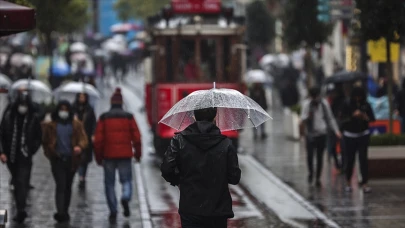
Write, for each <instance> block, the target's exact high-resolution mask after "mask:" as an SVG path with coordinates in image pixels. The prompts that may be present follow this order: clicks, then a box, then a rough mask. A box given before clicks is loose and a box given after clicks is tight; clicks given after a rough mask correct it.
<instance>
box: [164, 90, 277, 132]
mask: <svg viewBox="0 0 405 228" xmlns="http://www.w3.org/2000/svg"><path fill="white" fill-rule="evenodd" d="M210 107H216V108H217V117H216V124H217V126H218V127H219V129H221V130H222V131H232V130H238V129H243V128H249V127H257V126H259V125H261V124H262V123H264V122H266V121H267V120H269V119H271V117H270V116H269V114H268V113H267V112H266V111H265V110H264V109H263V108H261V107H260V105H259V104H257V103H256V102H255V101H253V100H252V99H250V98H249V97H247V96H245V95H243V94H241V93H240V92H238V91H236V90H233V89H216V88H215V86H214V88H213V89H210V90H198V91H195V92H193V93H191V94H190V95H188V96H187V97H185V98H183V99H182V100H180V101H179V102H178V103H176V104H175V105H174V106H173V107H172V108H171V109H170V110H169V111H168V112H167V113H166V115H165V116H164V117H163V118H162V119H161V120H160V122H159V123H163V124H165V125H167V126H169V127H171V128H174V129H176V130H178V131H181V130H184V129H185V128H186V127H187V126H189V125H190V124H192V123H194V122H195V119H194V110H199V109H205V108H210Z"/></svg>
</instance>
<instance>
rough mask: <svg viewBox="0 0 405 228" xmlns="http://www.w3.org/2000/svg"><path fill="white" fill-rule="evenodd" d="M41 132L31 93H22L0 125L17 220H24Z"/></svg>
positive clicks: (2, 156)
mask: <svg viewBox="0 0 405 228" xmlns="http://www.w3.org/2000/svg"><path fill="white" fill-rule="evenodd" d="M41 139H42V131H41V125H40V121H39V119H38V117H37V116H36V115H35V112H34V107H33V105H32V101H31V98H30V96H29V94H28V92H22V93H19V94H18V96H17V99H16V101H15V102H14V103H13V104H12V105H11V106H10V109H9V110H8V111H6V113H5V115H4V116H3V119H2V121H1V125H0V160H1V162H3V163H6V164H7V167H8V169H9V171H10V173H11V177H12V185H13V186H14V188H13V189H14V199H15V202H16V207H17V214H16V216H15V217H14V221H16V222H18V223H23V222H24V220H25V219H26V217H27V213H26V211H25V207H26V202H27V196H28V191H29V188H30V176H31V169H32V157H33V156H34V154H35V153H36V152H37V151H38V149H39V147H40V146H41Z"/></svg>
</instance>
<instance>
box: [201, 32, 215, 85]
mask: <svg viewBox="0 0 405 228" xmlns="http://www.w3.org/2000/svg"><path fill="white" fill-rule="evenodd" d="M216 46H217V45H216V40H215V39H203V40H201V73H202V74H201V79H202V80H203V81H213V80H215V78H216V69H217V67H216V53H217V52H216Z"/></svg>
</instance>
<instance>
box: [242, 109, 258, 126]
mask: <svg viewBox="0 0 405 228" xmlns="http://www.w3.org/2000/svg"><path fill="white" fill-rule="evenodd" d="M243 111H244V112H245V114H246V115H247V116H248V119H249V120H250V122H251V123H252V124H253V127H256V125H255V123H253V121H252V119H251V118H250V117H249V115H248V114H247V112H246V110H245V109H243Z"/></svg>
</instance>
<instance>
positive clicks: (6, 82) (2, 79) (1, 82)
mask: <svg viewBox="0 0 405 228" xmlns="http://www.w3.org/2000/svg"><path fill="white" fill-rule="evenodd" d="M11 84H13V82H12V81H11V80H10V78H8V77H7V76H6V75H4V74H1V73H0V88H9V87H10V86H11Z"/></svg>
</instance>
